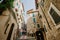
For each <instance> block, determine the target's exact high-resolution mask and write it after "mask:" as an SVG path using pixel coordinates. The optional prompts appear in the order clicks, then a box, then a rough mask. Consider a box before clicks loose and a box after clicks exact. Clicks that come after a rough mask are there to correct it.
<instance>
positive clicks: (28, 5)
mask: <svg viewBox="0 0 60 40" xmlns="http://www.w3.org/2000/svg"><path fill="white" fill-rule="evenodd" d="M21 2H22V3H23V5H24V10H25V12H24V13H25V15H24V20H25V22H26V23H27V19H28V18H29V15H28V14H27V13H26V12H27V11H28V10H30V9H35V0H21Z"/></svg>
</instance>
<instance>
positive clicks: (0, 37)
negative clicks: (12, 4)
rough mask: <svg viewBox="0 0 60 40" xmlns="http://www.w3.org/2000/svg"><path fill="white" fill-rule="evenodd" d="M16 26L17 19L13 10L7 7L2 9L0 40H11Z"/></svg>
mask: <svg viewBox="0 0 60 40" xmlns="http://www.w3.org/2000/svg"><path fill="white" fill-rule="evenodd" d="M17 28H18V25H17V19H16V16H15V14H14V12H12V11H10V10H8V9H7V10H5V11H3V12H2V15H0V40H13V39H14V35H16V34H15V32H17ZM15 37H16V36H15Z"/></svg>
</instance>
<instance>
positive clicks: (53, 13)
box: [49, 8, 60, 24]
mask: <svg viewBox="0 0 60 40" xmlns="http://www.w3.org/2000/svg"><path fill="white" fill-rule="evenodd" d="M49 13H50V15H51V16H52V18H53V20H54V22H55V23H56V24H58V23H60V16H59V15H58V14H57V12H56V11H55V10H54V9H53V8H51V9H50V12H49Z"/></svg>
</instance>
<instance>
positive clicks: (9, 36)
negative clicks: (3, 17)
mask: <svg viewBox="0 0 60 40" xmlns="http://www.w3.org/2000/svg"><path fill="white" fill-rule="evenodd" d="M13 28H14V23H12V25H11V28H10V31H9V33H8V36H7V40H10V38H11V35H12V32H13Z"/></svg>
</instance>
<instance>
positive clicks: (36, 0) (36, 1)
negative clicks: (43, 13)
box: [35, 0, 38, 9]
mask: <svg viewBox="0 0 60 40" xmlns="http://www.w3.org/2000/svg"><path fill="white" fill-rule="evenodd" d="M35 3H36V9H38V0H35Z"/></svg>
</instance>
